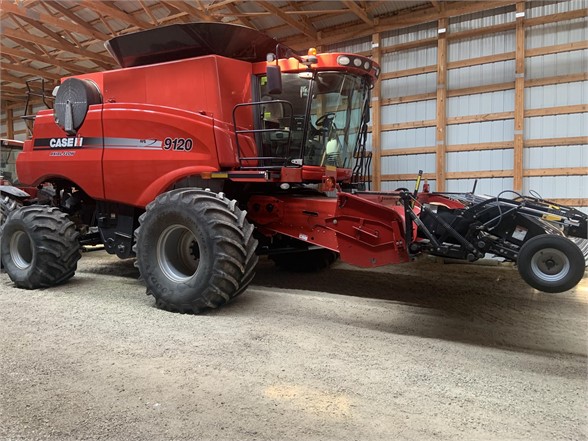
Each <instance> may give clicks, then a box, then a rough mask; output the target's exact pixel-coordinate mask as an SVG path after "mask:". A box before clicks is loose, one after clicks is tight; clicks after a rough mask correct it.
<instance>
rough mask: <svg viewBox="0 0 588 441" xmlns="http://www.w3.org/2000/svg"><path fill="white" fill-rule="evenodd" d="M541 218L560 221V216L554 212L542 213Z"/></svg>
mask: <svg viewBox="0 0 588 441" xmlns="http://www.w3.org/2000/svg"><path fill="white" fill-rule="evenodd" d="M541 219H545V220H546V221H560V220H562V217H561V216H557V215H555V214H544V215H543V216H541Z"/></svg>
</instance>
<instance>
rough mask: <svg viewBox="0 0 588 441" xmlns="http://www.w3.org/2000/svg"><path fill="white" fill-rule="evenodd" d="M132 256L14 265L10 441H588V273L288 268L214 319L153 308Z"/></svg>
mask: <svg viewBox="0 0 588 441" xmlns="http://www.w3.org/2000/svg"><path fill="white" fill-rule="evenodd" d="M136 278H137V272H136V270H135V268H134V267H133V262H132V261H131V260H127V261H118V260H117V259H116V258H113V257H110V256H108V255H106V254H104V253H103V252H94V253H87V254H86V255H85V256H84V258H83V259H82V261H81V262H80V268H79V270H78V273H77V274H76V277H74V279H72V280H71V282H70V283H68V284H66V285H64V286H61V287H56V288H52V289H46V290H39V291H24V290H18V289H15V288H14V287H13V285H12V284H11V282H10V280H9V278H8V277H7V276H6V275H5V274H2V275H0V318H1V321H0V350H1V352H0V374H1V380H0V439H3V440H20V439H26V440H37V439H51V440H84V439H104V440H124V441H131V440H154V441H156V440H197V439H202V440H209V439H210V440H300V441H303V440H337V441H345V440H405V439H406V440H446V439H452V440H507V439H516V440H520V439H525V440H560V439H562V440H564V439H565V440H581V439H587V437H588V421H587V416H588V404H587V402H588V401H587V397H588V377H587V374H588V371H587V366H588V362H587V349H588V334H587V331H588V278H585V279H584V280H583V282H582V284H581V285H580V286H578V287H577V288H576V289H575V290H574V291H570V292H568V293H565V294H561V295H546V294H542V293H538V292H536V291H534V290H532V289H530V288H529V287H527V286H526V285H525V284H524V283H523V282H522V281H521V280H520V279H519V277H518V274H517V272H516V270H515V269H513V268H512V267H499V266H493V267H488V266H478V265H469V266H464V265H455V264H439V263H432V262H428V261H422V262H417V263H413V264H406V265H397V266H392V267H388V268H385V269H380V270H370V271H359V270H356V269H351V268H349V267H347V266H345V265H342V264H337V265H336V266H335V267H334V268H333V269H331V270H329V271H326V272H322V273H318V274H310V275H304V274H289V273H285V272H282V271H278V270H276V269H275V268H274V267H273V266H272V264H271V263H270V262H267V261H263V262H261V263H260V267H259V271H258V275H257V277H256V279H255V281H254V283H253V285H252V286H251V287H250V289H249V290H248V291H247V292H246V293H245V294H244V295H242V296H240V297H239V298H237V299H236V300H235V301H234V302H233V303H232V304H230V305H228V306H227V307H225V308H222V309H220V310H216V311H213V312H210V313H208V314H205V315H200V316H190V315H179V314H172V313H168V312H164V311H160V310H158V309H156V308H154V307H153V303H154V302H153V299H152V298H151V297H147V296H145V294H144V292H145V288H144V287H143V286H142V284H141V283H140V282H138V281H137V280H136Z"/></svg>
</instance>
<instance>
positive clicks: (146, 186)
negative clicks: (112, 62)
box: [1, 23, 587, 312]
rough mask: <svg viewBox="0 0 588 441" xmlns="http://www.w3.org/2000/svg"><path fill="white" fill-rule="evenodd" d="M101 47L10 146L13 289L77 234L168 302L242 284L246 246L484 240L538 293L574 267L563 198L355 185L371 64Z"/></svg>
mask: <svg viewBox="0 0 588 441" xmlns="http://www.w3.org/2000/svg"><path fill="white" fill-rule="evenodd" d="M107 47H108V49H109V51H110V52H111V54H112V55H113V56H114V57H115V58H116V60H117V61H118V62H119V64H120V65H121V67H122V68H121V69H118V70H113V71H107V72H98V73H91V74H86V75H79V76H76V77H71V78H67V79H65V80H64V81H63V82H62V84H61V86H60V87H59V89H58V91H57V94H56V97H55V104H54V109H53V110H44V111H40V112H39V113H38V114H37V115H36V117H35V120H34V129H33V136H32V139H30V140H28V141H26V142H25V145H24V151H23V152H22V153H21V154H20V155H19V157H18V160H17V171H18V177H19V179H20V181H21V182H22V183H24V184H25V185H26V187H21V188H15V187H10V186H3V187H2V188H1V191H2V195H3V202H2V211H1V212H2V220H3V221H5V223H4V225H3V232H2V244H1V250H2V261H3V264H4V268H5V270H6V272H7V273H8V275H9V276H10V278H11V279H12V280H13V281H14V283H15V284H16V285H17V286H18V287H22V288H28V289H34V288H39V287H47V286H52V285H55V284H58V283H62V282H64V281H66V280H68V279H69V278H71V277H72V276H73V275H74V272H75V270H76V266H77V261H78V259H79V258H80V256H81V252H80V248H81V246H83V245H96V244H104V247H105V249H106V250H107V251H108V252H109V253H112V254H116V255H117V256H119V257H121V258H129V257H133V256H136V262H137V266H138V268H139V270H140V273H141V276H142V278H143V279H144V281H145V283H146V285H147V293H148V294H151V295H153V296H154V297H155V299H156V303H157V305H158V306H159V307H162V308H165V309H168V310H172V311H180V312H199V311H202V310H205V309H207V308H216V307H218V306H220V305H222V304H224V303H226V302H228V301H229V300H231V298H233V297H235V296H237V295H238V294H240V293H242V292H243V291H244V290H245V289H246V288H247V286H248V285H249V283H250V282H251V280H252V279H253V276H254V271H255V266H256V263H257V260H258V255H260V254H268V255H269V257H270V258H271V259H273V260H274V261H275V262H276V264H277V265H278V266H280V267H282V268H285V269H291V270H299V271H300V270H313V269H319V268H323V267H327V266H328V265H330V264H331V263H332V262H333V261H334V260H335V259H336V258H337V257H340V258H341V259H342V260H343V261H345V262H348V263H351V264H353V265H357V266H361V267H374V266H380V265H387V264H392V263H401V262H408V261H410V260H411V259H412V258H413V257H414V256H416V255H418V254H421V253H428V254H433V255H436V256H443V257H449V258H455V259H462V260H465V261H474V260H476V259H479V258H481V257H483V256H484V255H485V254H486V253H492V254H495V255H497V256H501V257H503V258H504V259H506V260H509V261H514V262H516V263H517V265H518V269H519V271H520V274H521V276H522V277H523V278H524V279H525V281H527V283H529V285H531V286H532V287H534V288H536V289H538V290H542V291H546V292H562V291H565V290H568V289H570V288H573V287H574V286H575V285H576V284H577V283H578V282H579V281H580V279H581V278H582V276H583V274H584V269H585V262H584V256H583V254H582V252H581V250H580V249H579V248H578V246H577V245H576V244H575V243H574V242H572V241H571V240H570V239H568V237H566V236H575V237H581V238H586V237H587V216H586V215H584V214H582V213H580V212H579V211H577V210H574V209H572V208H568V207H562V206H556V205H555V204H553V203H549V202H547V201H544V200H540V199H537V198H528V197H522V196H519V197H516V198H515V199H507V198H501V197H495V198H490V197H479V196H474V195H473V194H469V193H468V194H447V193H445V194H440V193H431V192H428V191H427V188H426V187H427V186H425V191H423V192H421V193H417V191H414V192H411V191H408V190H405V189H400V190H398V191H395V192H372V191H368V190H367V189H366V187H367V188H369V184H368V181H369V177H368V174H369V167H370V164H369V159H370V157H369V154H367V153H366V150H365V141H366V136H367V124H368V120H369V103H370V89H371V88H372V86H373V84H374V82H375V81H377V77H378V74H379V67H378V66H377V65H376V64H375V63H373V62H372V61H371V60H370V59H368V58H365V57H362V56H358V55H352V54H343V53H327V54H321V55H315V54H313V55H308V56H302V57H301V56H299V55H296V54H294V53H293V52H292V51H291V50H290V49H288V48H286V47H284V46H282V45H280V44H279V43H278V42H277V41H275V40H273V39H271V38H269V37H267V36H265V35H263V34H260V33H258V32H257V31H254V30H251V29H248V28H244V27H239V26H232V25H222V24H210V23H206V24H203V23H198V24H185V25H172V26H168V27H163V28H158V29H153V30H148V31H144V32H140V33H136V34H130V35H125V36H120V37H116V38H114V39H112V40H110V41H109V42H108V43H107ZM268 54H270V55H269V56H268ZM272 54H273V55H272ZM266 57H267V58H266ZM417 188H418V186H417Z"/></svg>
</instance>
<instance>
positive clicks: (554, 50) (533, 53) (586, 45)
mask: <svg viewBox="0 0 588 441" xmlns="http://www.w3.org/2000/svg"><path fill="white" fill-rule="evenodd" d="M583 49H588V41H586V40H584V41H574V42H572V43H565V44H556V45H555V46H545V47H538V48H536V49H527V51H526V56H527V58H528V57H538V56H540V55H550V54H559V53H560V52H571V51H580V50H583Z"/></svg>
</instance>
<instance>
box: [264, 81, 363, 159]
mask: <svg viewBox="0 0 588 441" xmlns="http://www.w3.org/2000/svg"><path fill="white" fill-rule="evenodd" d="M306 74H307V73H306V72H304V73H284V74H282V84H283V86H282V93H281V94H279V95H275V94H274V95H272V94H270V93H269V92H268V83H267V80H266V77H262V78H261V79H260V95H261V97H262V98H261V101H262V103H263V104H262V105H261V111H260V112H259V118H260V121H258V126H259V127H261V128H263V129H276V131H270V132H263V135H264V136H262V137H261V139H260V140H258V142H259V141H261V149H260V151H261V152H263V153H264V156H265V153H266V152H268V153H269V156H275V157H284V158H285V159H289V160H290V163H291V164H292V160H299V161H297V162H295V163H293V164H298V165H311V166H325V165H331V166H335V167H340V168H351V161H352V159H353V151H354V148H355V146H356V143H357V140H358V137H359V133H360V130H361V126H362V122H363V118H362V116H363V113H364V108H365V105H366V99H367V96H368V95H369V87H368V86H369V85H368V84H367V81H366V79H365V78H362V77H359V76H357V75H353V74H349V73H344V72H337V71H332V72H329V71H326V72H317V73H316V74H314V75H311V76H309V75H306ZM300 160H301V161H300Z"/></svg>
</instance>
